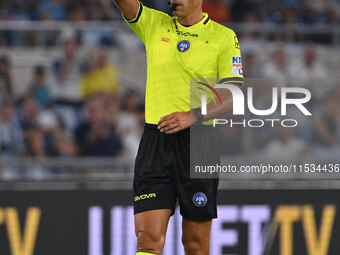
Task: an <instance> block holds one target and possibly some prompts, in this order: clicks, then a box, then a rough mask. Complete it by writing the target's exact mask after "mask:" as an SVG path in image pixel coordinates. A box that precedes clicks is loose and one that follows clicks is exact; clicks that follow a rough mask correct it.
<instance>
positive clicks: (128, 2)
mask: <svg viewBox="0 0 340 255" xmlns="http://www.w3.org/2000/svg"><path fill="white" fill-rule="evenodd" d="M113 1H114V2H115V4H116V5H117V6H118V8H119V9H120V10H121V11H122V13H123V15H124V17H125V19H127V20H132V19H134V18H135V17H136V16H137V12H138V7H139V2H138V0H113Z"/></svg>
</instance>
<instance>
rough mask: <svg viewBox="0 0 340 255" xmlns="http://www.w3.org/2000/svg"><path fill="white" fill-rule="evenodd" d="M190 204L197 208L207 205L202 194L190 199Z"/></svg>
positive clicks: (206, 199) (206, 200) (205, 198)
mask: <svg viewBox="0 0 340 255" xmlns="http://www.w3.org/2000/svg"><path fill="white" fill-rule="evenodd" d="M192 202H193V203H194V205H196V206H197V207H203V206H205V205H206V204H207V202H208V198H207V196H206V195H205V194H204V193H202V192H198V193H196V194H195V195H194V196H193V197H192Z"/></svg>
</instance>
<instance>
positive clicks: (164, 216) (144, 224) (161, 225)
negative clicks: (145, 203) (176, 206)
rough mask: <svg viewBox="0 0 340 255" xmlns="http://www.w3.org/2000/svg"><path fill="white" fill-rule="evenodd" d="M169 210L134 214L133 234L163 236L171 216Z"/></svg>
mask: <svg viewBox="0 0 340 255" xmlns="http://www.w3.org/2000/svg"><path fill="white" fill-rule="evenodd" d="M171 213H172V212H171V210H170V209H161V210H152V211H147V212H142V213H137V214H135V232H136V235H137V234H138V233H140V232H147V233H154V235H155V236H157V235H161V236H165V234H166V230H167V227H168V222H169V219H170V216H171Z"/></svg>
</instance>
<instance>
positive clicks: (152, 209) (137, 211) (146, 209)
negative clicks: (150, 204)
mask: <svg viewBox="0 0 340 255" xmlns="http://www.w3.org/2000/svg"><path fill="white" fill-rule="evenodd" d="M167 209H169V210H171V216H172V215H174V214H175V211H176V210H175V209H174V208H169V207H165V206H164V207H155V208H143V209H139V210H136V209H134V212H133V214H134V215H136V214H139V213H143V212H148V211H155V210H167Z"/></svg>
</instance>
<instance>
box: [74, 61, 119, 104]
mask: <svg viewBox="0 0 340 255" xmlns="http://www.w3.org/2000/svg"><path fill="white" fill-rule="evenodd" d="M118 88H119V74H118V70H117V69H116V67H115V66H113V65H105V66H103V67H101V68H97V69H95V70H94V71H92V72H90V73H88V74H85V75H83V76H82V77H81V78H80V90H81V91H80V94H81V97H82V98H83V99H85V98H87V97H89V96H91V95H93V94H96V93H99V92H108V93H112V94H116V93H117V92H118Z"/></svg>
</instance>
